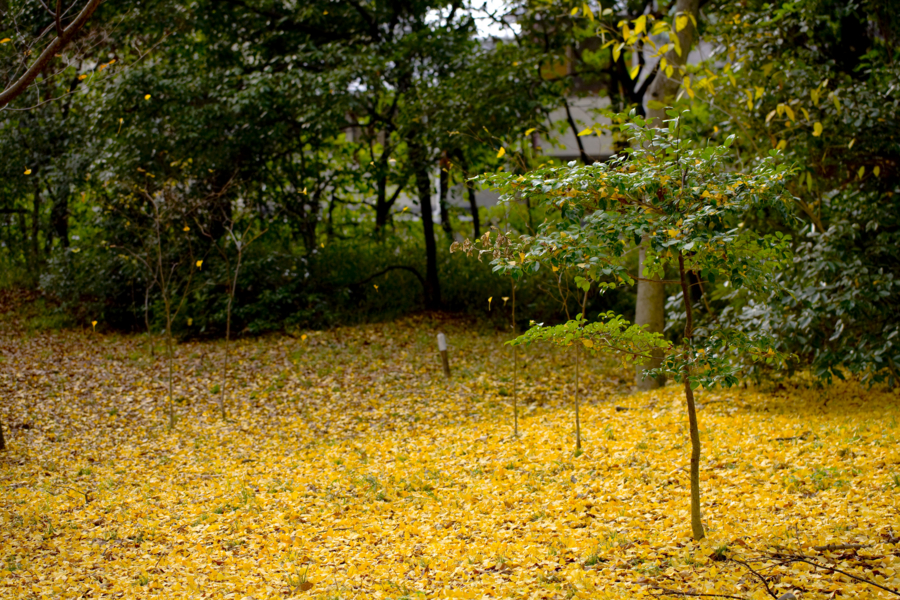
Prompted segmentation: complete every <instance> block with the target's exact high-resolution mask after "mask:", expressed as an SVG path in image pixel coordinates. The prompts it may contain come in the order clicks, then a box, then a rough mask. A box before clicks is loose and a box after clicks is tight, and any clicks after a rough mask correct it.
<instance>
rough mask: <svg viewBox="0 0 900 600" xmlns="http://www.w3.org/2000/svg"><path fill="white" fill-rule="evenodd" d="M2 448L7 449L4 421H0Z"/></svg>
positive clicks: (0, 444) (0, 442)
mask: <svg viewBox="0 0 900 600" xmlns="http://www.w3.org/2000/svg"><path fill="white" fill-rule="evenodd" d="M0 450H6V438H4V437H3V421H0Z"/></svg>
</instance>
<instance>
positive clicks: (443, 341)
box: [437, 333, 450, 378]
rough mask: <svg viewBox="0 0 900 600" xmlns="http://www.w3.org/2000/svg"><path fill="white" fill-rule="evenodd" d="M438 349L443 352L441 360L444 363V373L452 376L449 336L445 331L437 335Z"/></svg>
mask: <svg viewBox="0 0 900 600" xmlns="http://www.w3.org/2000/svg"><path fill="white" fill-rule="evenodd" d="M437 340H438V351H439V352H440V353H441V362H442V363H443V365H444V375H446V376H447V378H449V377H450V361H449V360H448V359H447V338H446V337H444V334H443V333H439V334H438V335H437Z"/></svg>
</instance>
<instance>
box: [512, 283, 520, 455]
mask: <svg viewBox="0 0 900 600" xmlns="http://www.w3.org/2000/svg"><path fill="white" fill-rule="evenodd" d="M512 330H513V337H515V336H516V282H515V281H513V282H512ZM518 378H519V352H518V349H517V348H516V347H515V346H513V435H515V436H516V437H519V395H518V394H519V392H518Z"/></svg>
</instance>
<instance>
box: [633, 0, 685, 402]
mask: <svg viewBox="0 0 900 600" xmlns="http://www.w3.org/2000/svg"><path fill="white" fill-rule="evenodd" d="M675 12H676V14H683V15H693V16H694V18H695V19H697V18H699V12H700V0H678V1H677V2H676V3H675ZM677 36H678V41H679V45H680V46H681V54H678V53H677V52H675V50H674V49H673V50H670V51H669V52H668V53H667V54H666V60H667V61H668V63H669V64H671V65H673V66H674V67H675V69H676V71H679V70H678V67H680V66H682V65H684V64H685V62H686V61H687V57H688V54H689V53H690V51H691V48H693V46H694V43H695V42H696V40H697V30H696V28H695V27H694V23H693V21H691V20H690V19H689V20H688V24H687V26H685V28H684V29H682V30H681V31H679V32H678V33H677ZM679 87H681V73H680V72H676V73H673V74H672V77H668V76H667V75H666V73H665V71H662V70H658V71H657V72H656V75H655V77H654V78H653V81H652V82H651V83H650V86H649V87H648V88H647V96H646V97H647V100H648V101H654V102H661V103H662V104H663V105H665V106H669V105H671V104H672V103H673V102H674V100H675V94H677V93H678V88H679ZM654 106H657V105H656V104H654ZM647 117H648V118H650V119H652V120H653V124H654V126H655V127H662V126H663V124H664V123H663V121H664V120H665V118H666V113H665V108H649V107H648V109H647ZM646 243H647V241H646V239H645V240H644V242H643V244H646ZM643 268H644V248H641V250H640V263H639V265H638V274H639V275H640V276H643V275H642V273H641V272H642V271H643ZM665 304H666V293H665V289H664V287H663V284H661V283H658V282H654V281H638V285H637V306H636V311H635V317H634V322H635V323H636V324H637V325H646V326H647V329H648V330H649V331H652V332H658V333H662V330H663V327H664V326H665V322H666V310H665ZM661 362H662V358H661V355H660V356H659V357H657V356H656V355H654V359H653V360H652V361H650V363H649V364H647V365H644V366H640V367H638V368H637V370H636V373H635V385H637V387H638V389H640V390H652V389H655V388H658V387H661V386H662V385H664V384H665V378H653V379H650V378H647V379H645V378H644V377H643V375H644V371H645V370H647V369H651V368H655V367H658V366H659V365H660V364H661Z"/></svg>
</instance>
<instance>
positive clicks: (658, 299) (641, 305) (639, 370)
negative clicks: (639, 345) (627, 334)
mask: <svg viewBox="0 0 900 600" xmlns="http://www.w3.org/2000/svg"><path fill="white" fill-rule="evenodd" d="M649 243H650V242H649V239H648V236H644V239H643V240H641V248H640V250H639V255H638V256H639V260H638V276H640V277H643V276H644V273H643V271H644V256H645V249H646V246H647V244H649ZM665 304H666V290H665V286H664V285H663V284H662V283H659V282H654V281H638V288H637V303H636V305H635V315H634V322H635V323H637V324H638V325H646V326H647V330H648V331H650V332H653V333H662V332H663V328H664V327H665V324H666V311H665ZM662 361H663V352H662V350H657V351H654V352H653V359H652V360H650V361H648V362H647V363H646V364H643V365H638V366H637V367H636V368H635V378H634V379H635V380H634V383H635V385H636V386H637V388H638V389H639V390H653V389H656V388H658V387H662V386H663V385H665V383H666V378H665V376H662V375H660V376H659V377H644V371H646V370H648V369H656V368H658V367H659V366H660V365H661V364H662Z"/></svg>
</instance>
